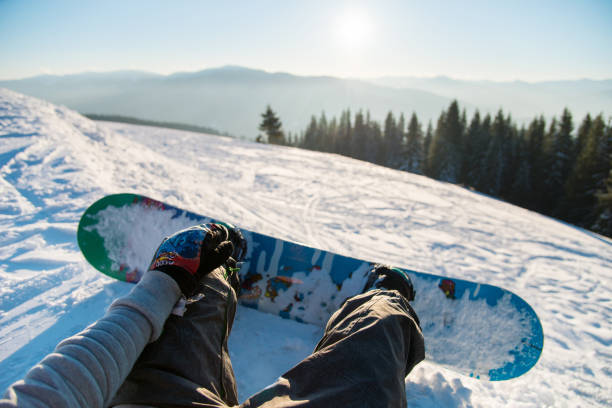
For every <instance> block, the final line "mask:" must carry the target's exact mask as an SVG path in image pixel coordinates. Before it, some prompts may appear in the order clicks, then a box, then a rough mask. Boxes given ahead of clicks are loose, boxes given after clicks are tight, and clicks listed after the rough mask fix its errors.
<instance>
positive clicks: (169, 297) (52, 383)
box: [0, 271, 181, 408]
mask: <svg viewBox="0 0 612 408" xmlns="http://www.w3.org/2000/svg"><path fill="white" fill-rule="evenodd" d="M180 295H181V292H180V289H179V287H178V285H177V284H176V282H175V281H174V280H173V279H172V278H170V277H169V276H168V275H166V274H164V273H161V272H157V271H149V272H147V273H146V274H145V275H144V277H143V279H142V280H141V281H140V282H139V283H138V284H137V285H136V286H135V287H134V289H132V291H131V292H130V293H129V294H128V295H127V296H125V297H123V298H121V299H118V300H116V301H115V302H113V304H112V305H111V306H110V308H109V310H108V312H107V313H106V315H105V316H104V317H103V318H101V319H100V320H98V321H97V322H95V323H94V324H92V325H91V326H89V327H88V328H86V329H85V330H83V331H82V332H80V333H78V334H76V335H74V336H72V337H70V338H68V339H66V340H63V341H62V342H61V343H60V344H59V345H58V346H57V347H56V349H55V351H54V352H53V353H51V354H49V355H48V356H46V357H45V358H44V359H43V360H42V361H41V362H40V363H38V364H37V365H36V366H34V367H33V368H32V369H31V370H30V371H29V372H28V373H27V374H26V376H25V378H24V379H23V380H20V381H18V382H16V383H15V384H13V385H12V386H10V387H9V389H8V390H7V392H6V394H5V396H4V398H5V399H3V400H0V407H1V408H4V407H106V406H107V405H108V404H109V402H110V400H111V398H112V397H113V396H114V394H115V392H116V391H117V389H118V388H119V386H120V385H121V384H122V383H123V381H124V380H125V378H126V377H127V375H128V374H129V372H130V370H131V369H132V367H133V366H134V363H135V362H136V359H137V358H138V356H139V355H140V353H141V352H142V350H143V349H144V347H145V346H146V344H147V343H149V342H151V341H154V340H156V339H157V338H158V337H159V335H160V334H161V331H162V328H163V326H164V323H165V321H166V319H167V318H168V316H169V315H170V312H171V311H172V308H173V306H174V305H175V303H176V302H177V300H178V299H179V297H180Z"/></svg>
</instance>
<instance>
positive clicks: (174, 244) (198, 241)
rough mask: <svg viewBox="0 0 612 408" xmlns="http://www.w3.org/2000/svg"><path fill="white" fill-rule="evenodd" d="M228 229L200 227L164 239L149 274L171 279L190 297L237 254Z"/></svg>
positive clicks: (212, 226)
mask: <svg viewBox="0 0 612 408" xmlns="http://www.w3.org/2000/svg"><path fill="white" fill-rule="evenodd" d="M228 237H229V233H228V231H227V228H226V227H224V226H223V225H219V224H201V225H196V226H194V227H190V228H186V229H184V230H181V231H178V232H176V233H174V234H172V235H171V236H169V237H167V238H164V240H163V241H162V243H161V245H160V246H159V248H157V251H155V255H154V256H153V261H152V262H151V266H150V267H149V270H155V271H160V272H163V273H166V274H168V275H170V277H172V278H173V279H174V280H175V281H176V283H177V284H178V286H179V288H180V289H181V292H183V295H185V296H186V297H190V296H191V295H193V293H194V292H195V290H196V288H197V287H198V283H199V282H200V280H201V279H202V278H203V277H204V276H206V275H207V274H208V273H210V272H211V271H213V270H214V269H216V268H218V267H219V266H221V265H222V264H223V263H225V262H226V261H227V260H228V258H229V257H230V255H232V252H233V250H234V246H233V245H232V242H231V241H229V240H228Z"/></svg>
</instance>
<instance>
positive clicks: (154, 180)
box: [0, 89, 612, 407]
mask: <svg viewBox="0 0 612 408" xmlns="http://www.w3.org/2000/svg"><path fill="white" fill-rule="evenodd" d="M118 192H134V193H140V194H144V195H147V196H150V197H153V198H156V199H159V200H163V201H165V202H168V203H170V204H173V205H176V206H178V207H181V208H185V209H189V210H191V211H195V212H198V213H201V214H205V215H208V216H210V217H213V218H217V219H222V220H226V221H229V222H233V223H236V224H238V225H241V226H243V227H245V228H248V229H252V230H256V231H259V232H262V233H266V234H270V235H273V236H278V237H280V238H284V239H290V240H294V241H298V242H303V243H305V244H308V245H311V246H315V247H320V248H323V249H327V250H331V251H335V252H338V253H341V254H344V255H349V256H353V257H358V258H364V259H368V260H373V261H380V262H387V263H391V264H395V265H398V266H405V267H409V268H412V269H416V270H422V271H424V272H431V273H437V274H441V275H447V276H450V277H457V278H464V279H469V280H475V281H480V282H485V283H490V284H493V285H499V286H502V287H505V288H507V289H509V290H511V291H513V292H515V293H517V294H519V295H520V296H521V297H523V298H524V299H525V300H526V301H527V302H528V303H529V304H530V305H531V306H532V307H533V308H534V309H535V311H536V312H537V313H538V315H539V317H540V319H541V321H542V324H543V327H544V335H545V339H544V350H543V353H542V356H541V358H540V361H539V362H538V364H537V365H536V366H535V367H534V368H533V369H532V370H530V371H529V372H528V373H527V374H525V375H523V376H521V377H519V378H518V379H515V380H511V381H506V382H500V383H490V382H481V381H478V380H475V379H470V378H467V377H465V376H461V375H458V374H455V373H453V372H451V371H449V370H446V369H444V368H442V367H439V366H436V365H434V364H431V363H427V362H424V363H422V364H421V365H419V366H418V367H417V368H416V369H415V370H414V371H413V373H411V374H410V375H409V376H408V377H407V379H406V393H407V398H408V404H409V406H411V407H412V406H416V407H430V406H441V407H464V406H465V407H471V406H482V407H489V406H502V405H507V406H524V407H545V406H555V407H557V406H560V407H564V406H567V407H576V406H581V407H603V406H610V405H612V368H611V367H612V351H611V350H612V347H611V346H612V328H611V327H610V326H611V322H612V289H611V288H612V277H611V271H612V241H611V240H609V239H607V238H603V237H601V236H598V235H596V234H593V233H590V232H587V231H583V230H581V229H579V228H575V227H572V226H569V225H566V224H563V223H560V222H557V221H555V220H552V219H550V218H547V217H544V216H541V215H538V214H535V213H532V212H529V211H527V210H523V209H520V208H518V207H515V206H512V205H509V204H506V203H503V202H500V201H497V200H494V199H491V198H489V197H486V196H484V195H481V194H477V193H473V192H471V191H469V190H467V189H464V188H461V187H458V186H453V185H450V184H446V183H440V182H437V181H434V180H430V179H428V178H425V177H422V176H418V175H414V174H409V173H404V172H399V171H394V170H390V169H386V168H382V167H379V166H375V165H372V164H369V163H364V162H360V161H357V160H353V159H349V158H345V157H341V156H337V155H331V154H322V153H317V152H309V151H304V150H299V149H295V148H288V147H279V146H270V145H262V144H255V143H250V142H243V141H239V140H235V139H230V138H225V137H217V136H208V135H202V134H196V133H190V132H184V131H177V130H169V129H159V128H150V127H142V126H132V125H124V124H114V123H104V122H93V121H90V120H88V119H86V118H84V117H82V116H80V115H79V114H77V113H75V112H73V111H71V110H69V109H67V108H64V107H60V106H55V105H53V104H50V103H47V102H44V101H41V100H38V99H34V98H31V97H27V96H23V95H20V94H17V93H14V92H12V91H8V90H4V89H0V389H2V390H4V389H5V388H6V387H7V386H9V385H10V384H11V383H12V382H13V381H15V380H18V379H20V378H21V377H23V375H24V374H25V373H26V372H27V370H28V369H29V368H31V367H32V366H33V365H34V364H36V363H37V362H38V361H39V360H40V359H42V358H43V357H44V356H45V355H46V354H47V353H49V352H51V351H52V350H53V348H54V347H55V345H56V344H57V343H58V342H59V341H60V340H61V339H63V338H65V337H67V336H70V335H72V334H74V333H76V332H78V331H79V330H82V329H83V328H84V327H86V326H87V325H88V324H91V323H92V322H93V321H95V320H96V319H97V318H99V317H101V316H102V315H103V313H104V310H105V308H106V307H108V305H109V304H110V303H111V301H112V300H113V299H115V298H117V297H118V296H121V295H123V294H125V293H127V292H128V291H129V289H130V287H131V286H130V285H129V284H125V283H122V282H117V281H114V280H112V279H110V278H107V277H105V276H104V275H102V274H100V273H98V272H96V271H95V270H94V269H93V268H92V267H91V266H89V264H87V263H86V261H85V260H84V259H83V258H82V256H81V254H80V251H79V249H78V246H77V244H76V227H77V224H78V221H79V217H80V215H81V213H82V211H84V209H85V208H86V207H87V206H88V205H89V204H91V203H92V202H93V201H95V200H96V199H98V198H100V197H102V196H103V195H106V194H111V193H118ZM320 335H321V329H320V328H319V327H316V326H311V325H305V324H299V323H296V322H294V321H288V320H283V319H281V318H279V317H277V316H272V315H267V314H264V313H260V312H257V311H253V310H249V309H245V308H242V307H240V308H239V312H238V315H237V318H236V323H235V326H234V330H233V336H232V337H230V354H231V356H232V359H233V363H234V368H235V371H236V376H237V380H238V387H239V394H240V398H241V399H242V400H243V399H245V398H247V397H248V396H249V395H250V394H252V393H254V392H256V391H258V390H259V389H261V388H263V387H264V386H266V385H268V384H269V383H271V382H272V381H274V380H275V379H276V377H278V376H279V375H280V374H282V373H283V372H284V371H285V370H287V369H288V368H290V367H291V366H293V365H294V364H295V363H297V362H298V361H299V360H300V359H302V358H304V357H305V356H307V355H308V354H309V353H310V352H311V351H312V349H313V348H314V346H315V345H316V343H317V341H318V338H319V336H320Z"/></svg>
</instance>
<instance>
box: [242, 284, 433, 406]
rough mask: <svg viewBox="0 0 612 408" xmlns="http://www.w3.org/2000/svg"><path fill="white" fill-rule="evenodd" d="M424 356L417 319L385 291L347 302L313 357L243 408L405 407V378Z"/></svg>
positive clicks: (399, 299) (396, 295) (395, 294)
mask: <svg viewBox="0 0 612 408" xmlns="http://www.w3.org/2000/svg"><path fill="white" fill-rule="evenodd" d="M424 357H425V347H424V341H423V335H422V333H421V329H420V327H419V323H418V318H417V316H416V314H415V312H414V311H413V310H412V308H411V307H410V305H409V304H408V301H407V299H406V297H405V296H403V295H402V294H400V292H399V291H397V290H386V289H385V288H382V287H381V288H380V289H374V290H369V291H366V292H365V293H363V294H360V295H357V296H355V297H353V298H350V299H348V300H347V301H346V302H345V303H344V304H343V306H342V307H341V308H340V309H339V310H338V311H337V312H336V313H334V315H332V317H331V318H330V320H329V322H328V324H327V327H326V329H325V334H324V336H323V338H322V339H321V341H320V342H319V344H318V345H317V347H316V349H315V352H314V353H313V354H312V355H311V356H309V357H308V358H306V359H305V360H304V361H302V362H301V363H299V364H298V365H297V366H295V367H294V368H292V369H291V370H289V371H288V372H287V373H285V374H284V375H283V376H282V377H280V378H279V379H278V380H277V382H275V383H274V384H272V385H271V386H269V387H267V388H266V389H264V390H262V391H261V392H259V393H257V394H255V395H254V396H252V397H251V398H249V399H248V400H247V401H246V402H245V403H244V404H243V406H244V407H289V406H291V407H306V406H308V407H332V406H359V407H405V406H406V393H405V389H404V378H405V376H406V375H407V374H408V373H409V372H410V371H411V370H412V368H413V367H414V366H415V365H416V364H417V363H419V362H420V361H422V360H423V359H424Z"/></svg>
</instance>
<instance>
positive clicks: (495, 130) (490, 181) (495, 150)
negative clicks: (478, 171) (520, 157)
mask: <svg viewBox="0 0 612 408" xmlns="http://www.w3.org/2000/svg"><path fill="white" fill-rule="evenodd" d="M508 135H509V130H508V126H507V123H506V118H505V117H504V113H503V112H502V110H501V109H500V110H499V112H498V113H497V115H496V116H495V120H494V121H493V124H492V126H491V139H490V140H489V146H488V148H487V153H486V155H485V159H484V167H483V173H484V177H485V182H484V184H485V186H484V188H485V189H484V192H485V193H487V194H490V195H493V196H496V197H497V196H499V195H500V193H501V192H502V189H505V186H504V184H503V183H504V174H505V171H506V166H508V161H507V159H508V157H507V155H506V153H507V151H506V147H507V143H506V142H507V138H508Z"/></svg>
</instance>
